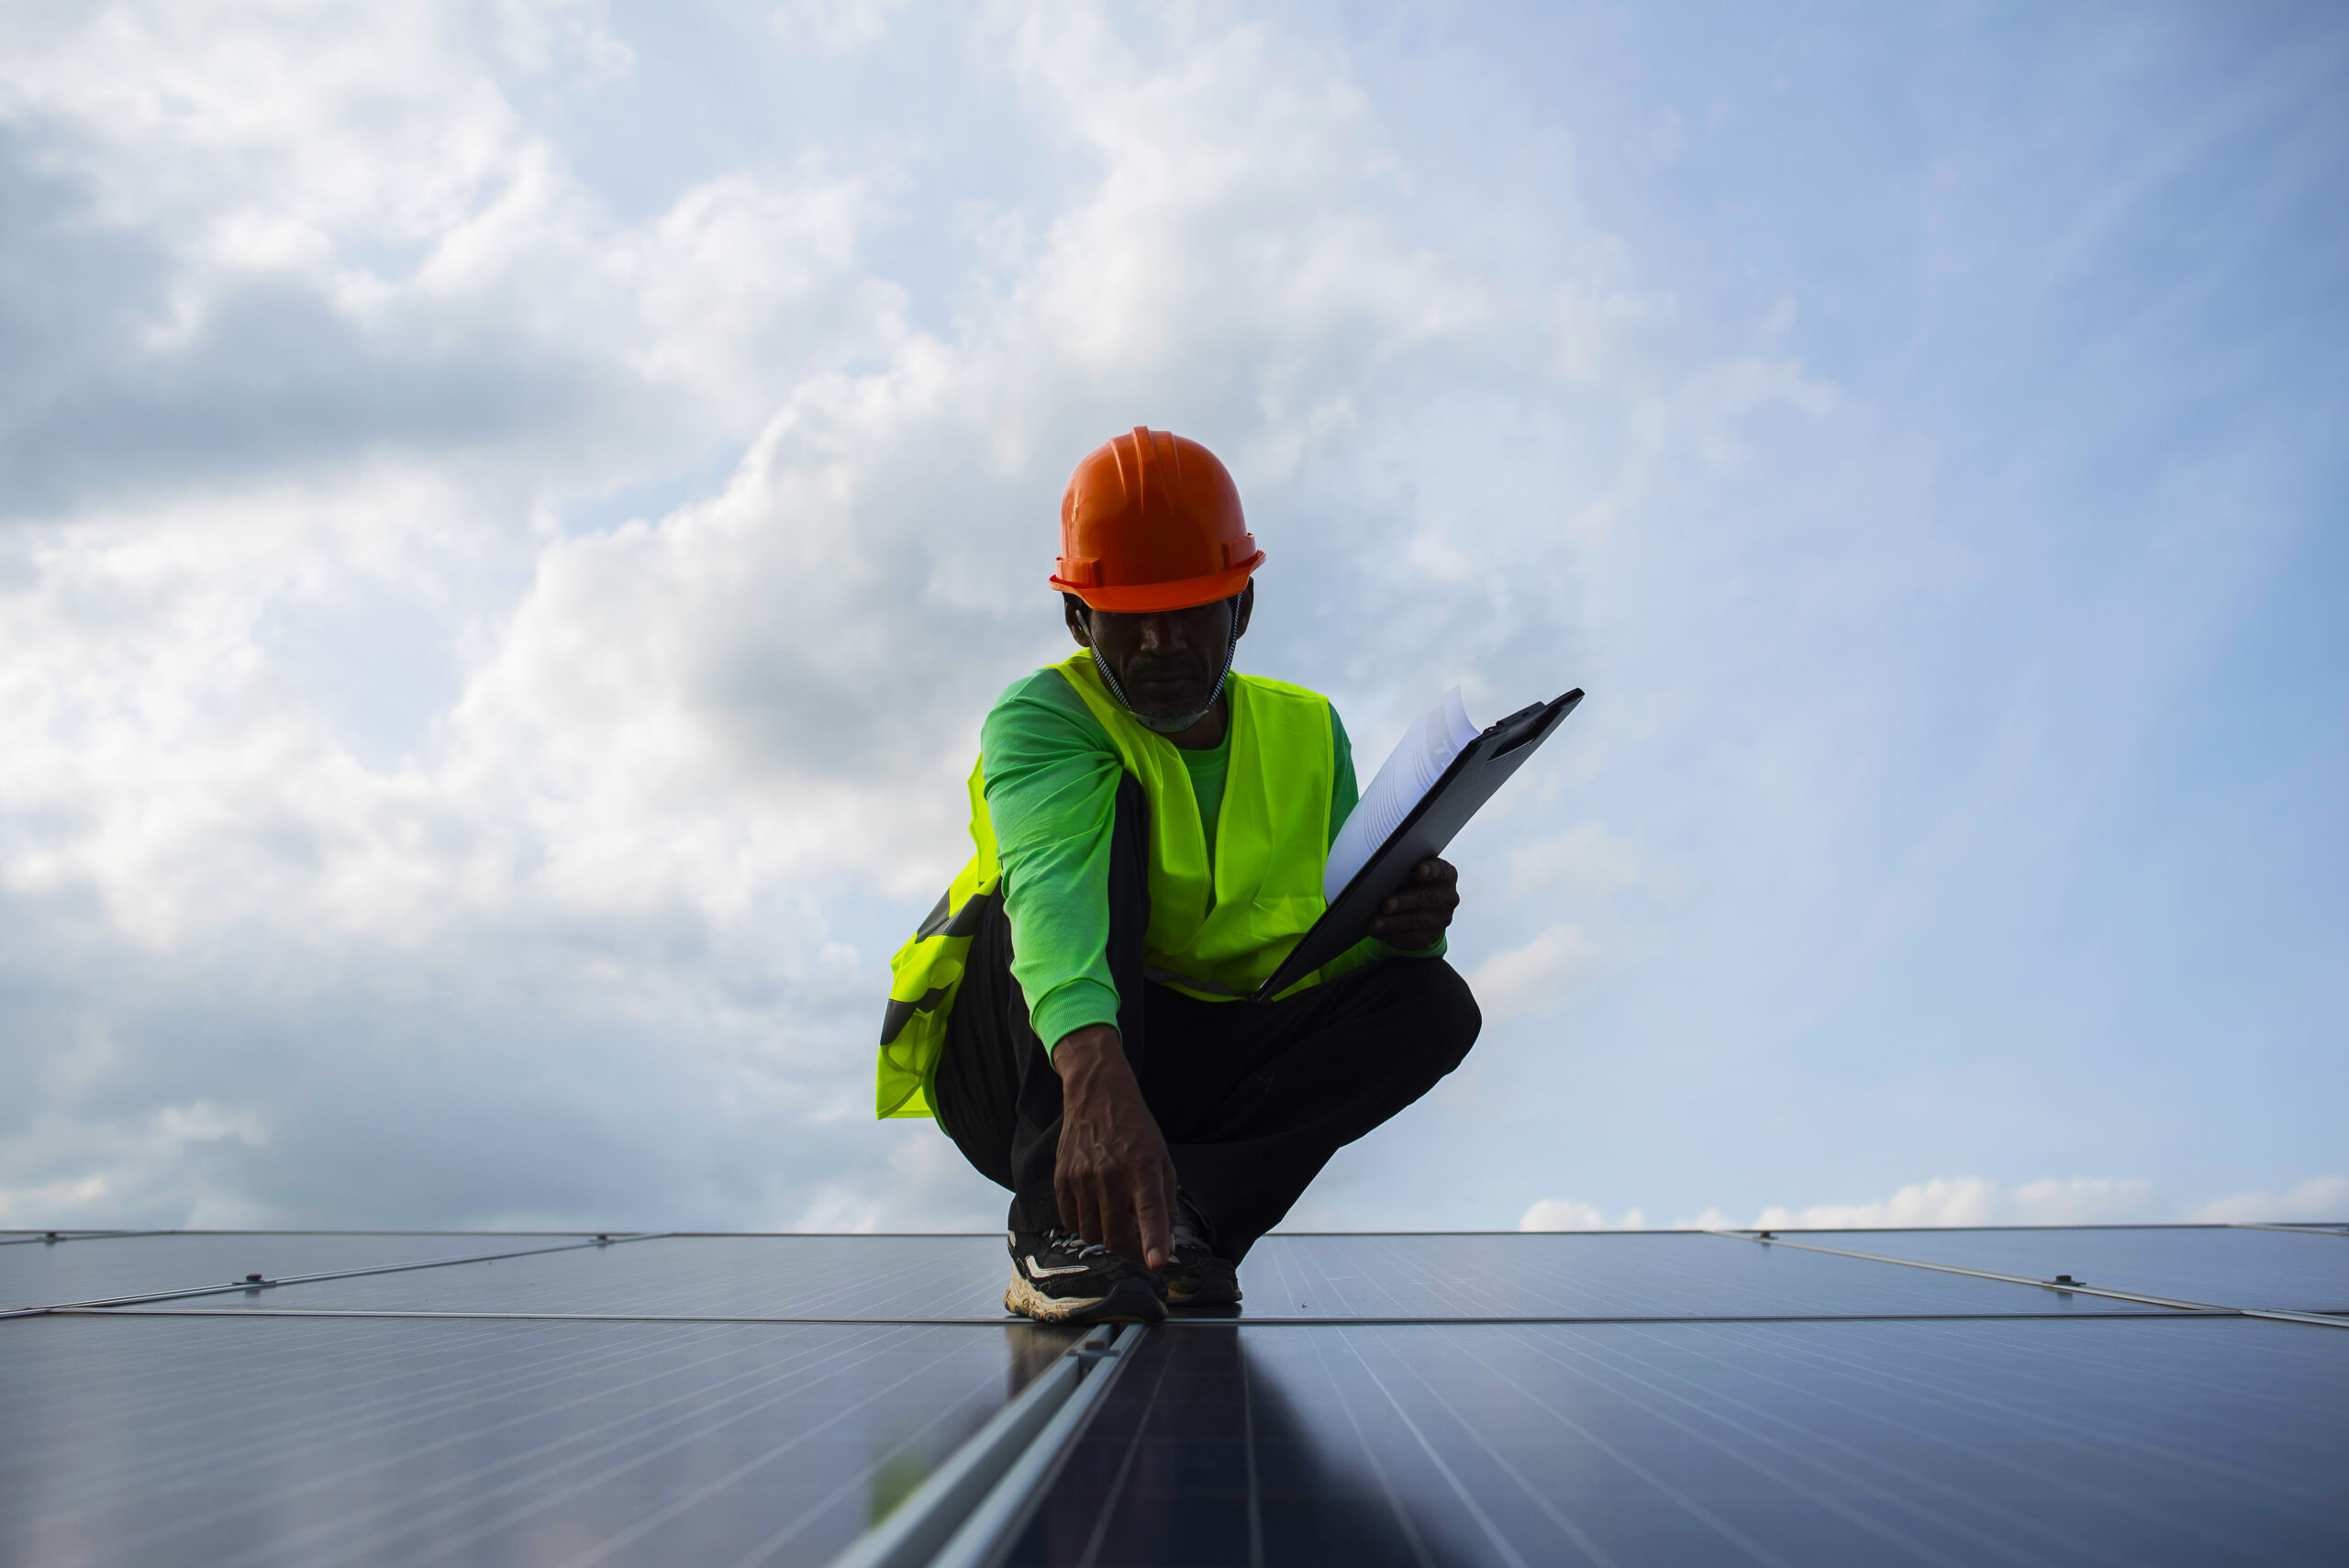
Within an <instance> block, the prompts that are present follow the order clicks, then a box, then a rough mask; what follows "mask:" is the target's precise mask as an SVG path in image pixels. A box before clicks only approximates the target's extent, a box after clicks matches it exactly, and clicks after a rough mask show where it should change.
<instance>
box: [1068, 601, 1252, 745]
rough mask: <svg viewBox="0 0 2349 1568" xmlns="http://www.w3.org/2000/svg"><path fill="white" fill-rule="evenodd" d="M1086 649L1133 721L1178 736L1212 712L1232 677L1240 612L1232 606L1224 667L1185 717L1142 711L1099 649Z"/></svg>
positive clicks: (1150, 728)
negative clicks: (1199, 703)
mask: <svg viewBox="0 0 2349 1568" xmlns="http://www.w3.org/2000/svg"><path fill="white" fill-rule="evenodd" d="M1085 651H1086V652H1088V653H1090V654H1092V655H1093V667H1094V669H1096V670H1097V671H1099V672H1100V673H1101V684H1103V685H1105V686H1107V687H1108V688H1109V695H1111V696H1114V697H1116V698H1117V699H1118V701H1119V704H1121V705H1122V706H1124V708H1125V710H1126V711H1127V712H1128V713H1130V714H1132V715H1133V720H1134V722H1135V723H1136V724H1139V725H1141V727H1142V728H1144V729H1149V730H1154V731H1155V732H1157V733H1158V734H1161V735H1180V734H1182V733H1183V731H1185V730H1186V729H1188V728H1191V726H1193V725H1194V724H1197V722H1198V721H1199V720H1201V719H1203V718H1205V717H1207V716H1208V714H1209V713H1211V712H1213V711H1214V709H1215V699H1216V698H1218V697H1219V696H1221V695H1223V684H1224V682H1226V681H1228V680H1230V678H1231V661H1232V659H1233V658H1234V657H1235V656H1236V655H1238V653H1239V651H1240V611H1239V608H1238V606H1234V607H1233V609H1232V612H1231V640H1230V642H1228V643H1226V644H1225V645H1224V649H1223V668H1222V669H1220V670H1219V671H1217V672H1216V676H1215V684H1214V685H1213V686H1211V687H1209V688H1208V700H1207V703H1206V705H1205V706H1202V707H1201V708H1200V709H1199V711H1198V712H1197V713H1195V714H1191V715H1189V716H1188V717H1184V718H1158V717H1152V715H1150V714H1146V713H1143V712H1141V711H1140V710H1138V709H1137V708H1136V707H1135V706H1134V704H1133V699H1132V698H1131V697H1130V696H1128V695H1126V688H1125V687H1123V686H1121V685H1119V684H1118V677H1117V675H1116V674H1115V673H1112V672H1111V670H1110V668H1109V662H1108V660H1106V659H1104V658H1102V657H1101V650H1099V649H1098V648H1087V649H1086V650H1085Z"/></svg>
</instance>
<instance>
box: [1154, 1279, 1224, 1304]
mask: <svg viewBox="0 0 2349 1568" xmlns="http://www.w3.org/2000/svg"><path fill="white" fill-rule="evenodd" d="M1166 1305H1167V1306H1168V1307H1171V1308H1173V1309H1174V1310H1175V1311H1177V1312H1202V1311H1219V1310H1224V1309H1228V1308H1230V1307H1238V1306H1239V1305H1240V1282H1239V1281H1238V1280H1236V1279H1229V1278H1223V1279H1207V1280H1202V1281H1200V1282H1199V1285H1198V1288H1197V1289H1196V1290H1193V1291H1191V1292H1189V1293H1187V1294H1186V1293H1184V1292H1181V1291H1177V1290H1175V1289H1174V1288H1173V1287H1172V1286H1169V1287H1168V1289H1167V1292H1166Z"/></svg>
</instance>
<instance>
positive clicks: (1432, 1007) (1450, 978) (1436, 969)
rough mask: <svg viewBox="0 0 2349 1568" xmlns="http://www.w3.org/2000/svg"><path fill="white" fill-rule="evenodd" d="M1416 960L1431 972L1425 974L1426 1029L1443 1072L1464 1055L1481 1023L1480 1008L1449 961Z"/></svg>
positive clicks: (1457, 1062) (1483, 1016) (1466, 1055)
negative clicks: (1427, 1009) (1427, 1006)
mask: <svg viewBox="0 0 2349 1568" xmlns="http://www.w3.org/2000/svg"><path fill="white" fill-rule="evenodd" d="M1398 962H1400V961H1398ZM1419 964H1420V966H1421V967H1422V968H1425V969H1427V970H1429V971H1431V973H1430V974H1429V975H1428V977H1427V978H1428V986H1429V989H1430V991H1431V993H1432V995H1431V997H1430V1004H1429V1011H1430V1018H1429V1027H1428V1032H1429V1035H1430V1037H1431V1040H1432V1041H1433V1042H1434V1044H1435V1046H1436V1054H1437V1055H1438V1056H1439V1057H1441V1058H1442V1062H1443V1063H1444V1068H1443V1070H1444V1072H1446V1073H1449V1072H1451V1071H1452V1070H1453V1068H1455V1067H1457V1066H1459V1065H1460V1064H1461V1063H1462V1062H1465V1061H1466V1060H1467V1059H1468V1050H1469V1048H1470V1047H1471V1046H1473V1045H1475V1043H1476V1036H1477V1035H1478V1034H1479V1033H1480V1032H1482V1030H1483V1029H1484V1027H1485V1015H1484V1011H1483V1009H1481V1008H1479V1007H1478V1006H1476V994H1475V992H1473V991H1471V990H1469V989H1468V982H1467V981H1466V980H1465V979H1464V978H1463V977H1462V976H1461V973H1460V972H1459V971H1458V970H1456V969H1454V968H1453V967H1452V965H1451V964H1450V963H1449V962H1445V961H1444V960H1442V959H1440V958H1435V959H1421V960H1419Z"/></svg>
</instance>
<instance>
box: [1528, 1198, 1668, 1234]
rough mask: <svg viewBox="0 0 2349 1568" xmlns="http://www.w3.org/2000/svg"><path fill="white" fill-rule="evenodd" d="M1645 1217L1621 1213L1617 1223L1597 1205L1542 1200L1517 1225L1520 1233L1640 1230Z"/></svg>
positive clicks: (1630, 1211) (1635, 1211) (1633, 1210)
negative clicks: (1533, 1231)
mask: <svg viewBox="0 0 2349 1568" xmlns="http://www.w3.org/2000/svg"><path fill="white" fill-rule="evenodd" d="M1647 1223H1648V1221H1647V1216H1645V1215H1644V1214H1642V1213H1641V1212H1640V1211H1639V1210H1638V1209H1636V1208H1630V1209H1626V1210H1624V1211H1623V1218H1620V1219H1611V1220H1610V1219H1609V1218H1607V1214H1606V1211H1605V1210H1604V1209H1601V1208H1600V1207H1598V1205H1597V1204H1589V1203H1577V1202H1575V1200H1574V1199H1573V1198H1566V1197H1545V1198H1542V1199H1541V1200H1540V1201H1539V1202H1537V1203H1535V1204H1534V1205H1532V1206H1531V1207H1529V1208H1528V1209H1527V1210H1526V1211H1525V1217H1524V1218H1522V1219H1520V1220H1519V1221H1518V1222H1517V1228H1518V1229H1520V1230H1643V1229H1646V1228H1647Z"/></svg>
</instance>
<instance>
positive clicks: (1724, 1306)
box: [1241, 1231, 2158, 1319]
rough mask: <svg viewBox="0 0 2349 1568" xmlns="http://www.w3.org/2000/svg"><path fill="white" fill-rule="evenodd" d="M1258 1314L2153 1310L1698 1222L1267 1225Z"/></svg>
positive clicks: (1254, 1261)
mask: <svg viewBox="0 0 2349 1568" xmlns="http://www.w3.org/2000/svg"><path fill="white" fill-rule="evenodd" d="M1241 1281H1242V1286H1243V1288H1244V1289H1245V1291H1246V1293H1247V1309H1248V1315H1249V1317H1250V1318H1264V1317H1281V1318H1410V1319H1440V1318H1453V1319H1477V1318H1684V1317H1685V1318H1781V1317H1792V1318H1800V1317H1815V1316H1835V1317H1865V1316H1870V1315H1876V1314H1886V1315H1891V1316H1917V1315H1923V1314H1933V1313H2000V1312H2014V1313H2043V1312H2070V1311H2076V1310H2091V1311H2098V1312H2106V1311H2115V1310H2119V1311H2148V1310H2158V1309H2157V1308H2148V1307H2134V1306H2131V1305H2129V1304H2126V1303H2119V1302H2110V1301H2100V1300H2096V1299H2093V1298H2088V1297H2078V1296H2056V1295H2054V1294H2052V1293H2050V1292H2047V1291H2042V1290H2035V1289H2032V1288H2031V1287H2029V1286H2027V1285H2013V1284H2001V1283H1999V1282H1998V1281H1995V1280H1976V1279H1968V1278H1966V1277H1965V1276H1964V1275H1960V1274H1947V1273H1931V1272H1929V1271H1925V1270H1920V1269H1900V1268H1887V1267H1886V1266H1884V1265H1883V1264H1881V1263H1873V1262H1862V1261H1859V1260H1855V1259H1850V1258H1838V1257H1832V1256H1830V1255H1828V1254H1826V1253H1822V1252H1807V1251H1799V1250H1798V1249H1795V1248H1787V1247H1764V1246H1757V1245H1754V1244H1753V1243H1752V1242H1748V1241H1741V1240H1730V1239H1728V1238H1724V1237H1720V1236H1710V1235H1705V1234H1701V1233H1698V1232H1690V1231H1683V1232H1676V1233H1675V1232H1632V1233H1629V1234H1612V1235H1609V1234H1591V1233H1575V1232H1549V1233H1542V1232H1533V1233H1507V1234H1498V1235H1495V1234H1485V1235H1451V1236H1444V1235H1433V1236H1277V1235H1275V1236H1267V1237H1266V1238H1264V1240H1263V1241H1261V1242H1259V1243H1258V1244H1257V1246H1256V1248H1255V1250H1254V1251H1252V1252H1250V1253H1249V1254H1248V1262H1247V1263H1246V1265H1245V1267H1244V1268H1243V1270H1242V1272H1241Z"/></svg>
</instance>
